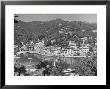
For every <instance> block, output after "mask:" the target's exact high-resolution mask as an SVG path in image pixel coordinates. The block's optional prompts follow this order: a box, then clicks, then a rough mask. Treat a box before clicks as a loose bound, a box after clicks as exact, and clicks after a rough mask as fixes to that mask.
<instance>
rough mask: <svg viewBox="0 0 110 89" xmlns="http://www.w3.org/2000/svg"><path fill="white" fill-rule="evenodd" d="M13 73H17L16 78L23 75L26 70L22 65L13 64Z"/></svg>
mask: <svg viewBox="0 0 110 89" xmlns="http://www.w3.org/2000/svg"><path fill="white" fill-rule="evenodd" d="M14 72H15V73H18V76H20V75H21V74H23V75H25V74H26V68H25V66H24V65H20V64H19V63H15V64H14Z"/></svg>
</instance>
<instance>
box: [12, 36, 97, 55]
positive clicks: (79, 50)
mask: <svg viewBox="0 0 110 89" xmlns="http://www.w3.org/2000/svg"><path fill="white" fill-rule="evenodd" d="M81 39H82V41H83V42H82V44H81V46H80V47H77V45H76V43H75V42H74V41H69V45H68V47H67V48H61V47H57V46H56V47H55V46H49V47H45V45H44V40H41V41H38V42H37V43H34V42H33V41H31V42H30V43H29V44H24V43H23V42H22V47H20V48H19V47H18V46H17V45H15V46H14V49H15V50H19V51H17V52H16V53H15V55H20V54H24V55H25V54H26V53H27V52H30V53H34V54H41V55H46V56H61V57H88V53H91V52H90V51H89V49H90V46H91V45H89V44H85V41H86V40H87V37H84V38H81ZM96 47H97V43H95V45H94V47H93V50H94V51H93V53H94V54H96V53H97V50H96V49H97V48H96Z"/></svg>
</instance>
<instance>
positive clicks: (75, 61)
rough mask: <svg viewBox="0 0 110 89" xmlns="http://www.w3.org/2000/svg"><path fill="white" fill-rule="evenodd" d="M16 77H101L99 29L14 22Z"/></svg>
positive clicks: (66, 23) (57, 22) (87, 25)
mask: <svg viewBox="0 0 110 89" xmlns="http://www.w3.org/2000/svg"><path fill="white" fill-rule="evenodd" d="M14 75H15V76H97V25H96V24H90V23H85V22H81V21H71V22H70V21H64V20H61V19H55V20H51V21H45V22H43V21H36V22H23V21H19V20H16V19H14Z"/></svg>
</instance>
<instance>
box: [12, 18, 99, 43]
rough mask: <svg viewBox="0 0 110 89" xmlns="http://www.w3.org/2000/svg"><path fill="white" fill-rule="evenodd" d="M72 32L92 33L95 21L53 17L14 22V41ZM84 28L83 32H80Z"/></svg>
mask: <svg viewBox="0 0 110 89" xmlns="http://www.w3.org/2000/svg"><path fill="white" fill-rule="evenodd" d="M61 29H63V31H64V32H66V33H67V32H70V31H71V32H72V33H74V34H77V35H79V34H81V33H92V30H97V24H96V23H87V22H82V21H64V20H62V19H54V20H50V21H32V22H23V21H20V20H19V21H18V22H17V23H14V32H15V39H14V40H15V41H26V42H27V41H28V40H33V39H34V40H37V39H38V38H39V36H40V37H41V36H42V37H44V38H47V39H50V38H52V39H54V38H58V37H60V35H59V31H60V30H61ZM82 30H84V32H82ZM15 43H16V42H15Z"/></svg>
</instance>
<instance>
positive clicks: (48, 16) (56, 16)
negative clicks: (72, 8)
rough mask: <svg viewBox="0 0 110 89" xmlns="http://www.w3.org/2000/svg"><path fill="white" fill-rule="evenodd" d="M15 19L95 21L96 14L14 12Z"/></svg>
mask: <svg viewBox="0 0 110 89" xmlns="http://www.w3.org/2000/svg"><path fill="white" fill-rule="evenodd" d="M16 15H17V16H18V17H17V19H19V20H21V21H24V22H32V21H49V20H53V19H62V20H65V21H84V22H89V23H97V15H96V14H16Z"/></svg>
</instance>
